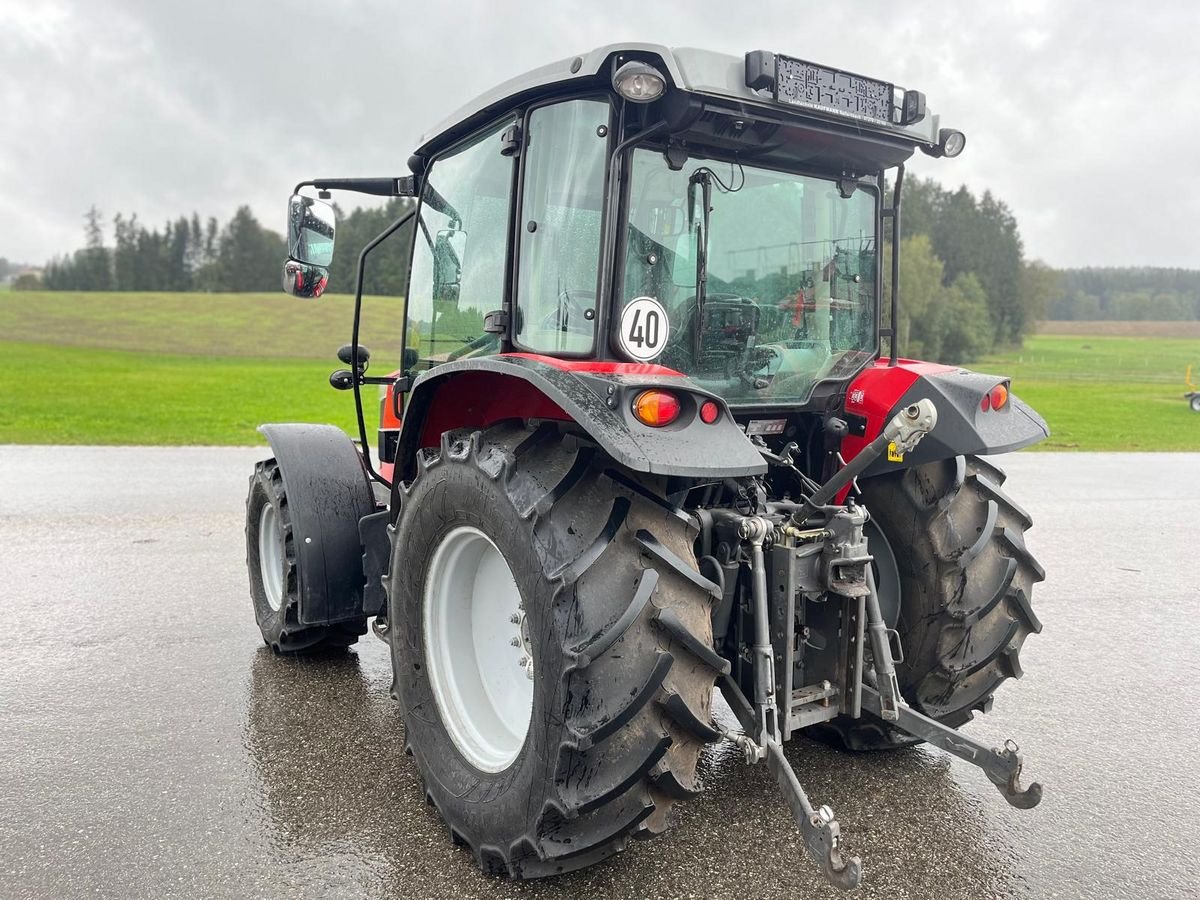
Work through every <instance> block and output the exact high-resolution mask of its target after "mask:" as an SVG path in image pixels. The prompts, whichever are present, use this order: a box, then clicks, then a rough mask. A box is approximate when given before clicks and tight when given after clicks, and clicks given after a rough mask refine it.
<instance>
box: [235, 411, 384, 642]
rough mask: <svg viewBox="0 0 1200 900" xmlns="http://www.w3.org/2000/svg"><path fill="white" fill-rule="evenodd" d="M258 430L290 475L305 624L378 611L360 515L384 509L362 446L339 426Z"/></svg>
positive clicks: (287, 484) (286, 478)
mask: <svg viewBox="0 0 1200 900" xmlns="http://www.w3.org/2000/svg"><path fill="white" fill-rule="evenodd" d="M258 430H259V431H260V432H261V433H262V434H263V435H264V436H265V437H266V439H267V441H268V442H269V443H270V445H271V452H272V453H273V454H274V456H275V461H276V462H277V463H278V464H279V471H280V473H281V474H282V476H283V489H284V493H285V494H286V495H287V505H288V512H289V513H290V517H291V522H292V544H293V546H294V548H295V553H296V571H297V575H298V577H299V585H298V587H299V594H300V611H299V612H300V623H301V624H302V625H328V624H330V623H331V622H341V621H345V620H347V619H360V618H362V617H363V616H373V615H376V614H378V613H379V611H380V610H379V606H380V602H379V601H380V597H381V595H382V591H381V589H367V588H366V586H365V584H364V582H365V579H364V576H363V537H361V536H360V532H359V522H360V520H362V519H364V518H365V517H367V516H371V515H372V514H373V513H375V511H376V509H375V497H374V494H373V493H372V490H371V483H370V481H369V480H368V478H367V473H366V470H365V469H364V468H363V463H362V457H361V456H360V455H359V453H358V450H357V449H356V448H355V446H354V444H353V443H352V442H351V440H350V438H349V437H347V436H346V433H345V432H344V431H342V430H341V429H340V428H334V427H333V426H332V425H261V426H259V429H258ZM384 524H386V523H384ZM377 530H378V529H372V530H369V532H368V533H369V534H371V535H374V534H375V531H377ZM384 541H385V542H386V537H384ZM377 580H378V579H376V581H377Z"/></svg>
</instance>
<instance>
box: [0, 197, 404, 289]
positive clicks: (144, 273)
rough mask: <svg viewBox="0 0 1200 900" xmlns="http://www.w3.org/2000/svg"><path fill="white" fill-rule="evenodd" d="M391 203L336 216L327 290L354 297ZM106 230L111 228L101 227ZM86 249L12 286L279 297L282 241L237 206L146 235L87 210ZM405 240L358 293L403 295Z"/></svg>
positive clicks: (124, 220) (370, 269)
mask: <svg viewBox="0 0 1200 900" xmlns="http://www.w3.org/2000/svg"><path fill="white" fill-rule="evenodd" d="M411 202H412V201H411V200H409V199H407V198H396V199H393V200H392V201H390V202H389V203H388V204H387V205H386V206H383V207H379V208H373V209H363V208H358V209H355V210H353V211H352V212H350V213H349V214H348V215H343V214H341V212H340V211H339V215H338V240H337V243H336V245H335V248H334V258H333V264H332V265H331V266H330V285H331V289H332V290H337V291H353V289H354V274H355V269H356V266H357V263H358V253H359V251H360V250H361V249H362V247H363V246H365V245H366V243H367V242H368V241H370V240H371V239H372V238H373V237H375V236H376V235H377V234H378V233H380V232H381V231H382V230H383V229H384V228H385V227H387V225H388V224H389V223H391V222H393V221H395V220H396V219H397V218H399V217H400V216H401V215H402V214H403V213H404V212H405V211H407V209H408V208H409V205H410V204H411ZM106 224H110V225H111V228H106ZM83 232H84V246H83V247H81V248H80V249H78V250H76V251H75V252H74V253H71V254H67V255H64V256H58V257H55V258H54V259H52V260H50V261H49V262H48V263H47V264H46V266H45V269H44V270H43V272H42V276H41V279H40V281H39V280H37V279H25V280H23V281H22V283H21V284H19V285H14V287H18V288H25V289H34V290H37V289H45V290H51V291H230V292H239V291H277V290H279V289H280V285H281V283H282V281H281V279H282V275H281V272H282V266H283V260H284V258H285V257H286V256H287V246H286V241H285V240H284V238H283V237H282V236H281V235H280V234H279V233H278V232H276V231H273V230H271V229H269V228H266V227H264V226H263V225H262V224H261V223H260V222H259V221H258V220H257V219H256V218H255V216H254V214H253V213H252V212H251V211H250V207H248V206H242V207H239V208H238V210H237V211H236V212H235V213H234V214H233V217H232V218H231V219H230V220H229V221H228V222H226V223H225V224H224V225H222V224H220V223H219V222H218V220H217V219H216V218H215V217H211V218H209V219H207V220H205V221H202V220H201V218H200V216H199V215H198V214H197V213H192V215H191V216H180V217H179V218H178V219H175V220H173V221H169V222H166V223H165V224H164V225H163V226H162V227H161V228H159V227H154V228H150V227H147V226H146V225H144V224H143V223H142V222H140V221H138V218H137V216H136V215H128V216H126V215H123V214H121V213H118V214H117V215H115V216H114V217H113V218H112V220H111V223H106V222H105V220H104V217H103V215H102V214H101V213H100V211H99V210H97V209H96V208H95V207H92V208H91V209H89V210H88V212H87V213H86V214H85V215H84V229H83ZM408 255H409V253H408V247H407V246H406V242H404V241H396V240H393V241H388V242H386V243H385V244H384V245H382V246H381V247H380V248H379V249H378V250H376V251H375V252H374V253H372V254H371V257H370V261H369V263H368V266H367V272H366V280H365V282H364V288H365V289H366V292H367V293H371V294H390V295H398V294H402V293H403V292H404V280H405V276H406V273H407V271H408Z"/></svg>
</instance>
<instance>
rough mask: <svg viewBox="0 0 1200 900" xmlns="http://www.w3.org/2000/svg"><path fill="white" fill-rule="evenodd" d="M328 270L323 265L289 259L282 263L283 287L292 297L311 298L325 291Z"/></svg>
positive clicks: (327, 282)
mask: <svg viewBox="0 0 1200 900" xmlns="http://www.w3.org/2000/svg"><path fill="white" fill-rule="evenodd" d="M327 284H329V270H328V269H326V268H325V267H324V266H314V265H311V264H310V263H303V262H299V261H298V260H295V259H289V260H288V261H287V262H285V263H284V264H283V289H284V290H285V291H287V292H288V293H289V294H291V295H292V296H293V297H303V298H313V297H320V296H321V295H322V294H323V293H325V286H326V285H327Z"/></svg>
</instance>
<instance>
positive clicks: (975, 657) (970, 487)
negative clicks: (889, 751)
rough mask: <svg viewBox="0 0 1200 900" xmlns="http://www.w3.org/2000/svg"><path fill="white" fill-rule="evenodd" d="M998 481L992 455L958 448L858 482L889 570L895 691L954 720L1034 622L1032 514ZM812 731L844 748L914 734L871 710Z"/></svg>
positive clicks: (1001, 670) (985, 696) (1037, 575)
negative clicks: (894, 585)
mask: <svg viewBox="0 0 1200 900" xmlns="http://www.w3.org/2000/svg"><path fill="white" fill-rule="evenodd" d="M1004 480H1005V475H1004V472H1003V471H1002V470H1000V469H999V468H998V467H996V466H995V465H993V464H992V463H990V462H987V461H985V460H983V459H980V458H979V457H976V456H959V457H955V458H952V459H947V460H942V461H939V462H934V463H928V464H926V465H923V466H915V467H913V468H910V469H906V470H904V471H902V472H897V473H895V474H889V475H883V476H880V477H877V478H871V479H868V480H864V481H863V482H862V492H863V502H864V503H865V504H866V507H867V509H868V510H869V511H870V513H871V516H872V518H873V519H874V521H875V523H877V524H878V526H879V528H880V529H881V530H882V532H883V536H884V537H885V538H886V540H887V542H888V544H889V545H890V550H891V552H892V554H893V555H894V557H895V560H896V572H897V573H898V575H899V588H900V590H899V594H900V598H899V600H900V615H899V621H898V622H897V626H896V627H897V631H899V633H900V639H901V643H902V645H903V649H904V655H905V658H904V661H903V662H902V663H899V664H897V665H896V676H897V680H898V681H899V684H900V690H901V693H902V694H903V696H904V699H905V701H906V702H907V703H908V704H909V705H910V706H912V707H913V708H914V709H916V710H917V711H918V712H921V713H924V714H925V715H927V716H930V717H931V718H934V719H937V720H938V721H940V722H942V723H944V724H946V725H949V726H950V727H952V728H957V727H959V726H960V725H963V724H964V723H966V722H968V721H970V719H971V718H972V716H973V715H974V713H975V712H987V711H988V710H990V709H991V706H992V697H993V695H994V694H995V692H996V689H997V688H999V687H1000V685H1001V684H1003V683H1004V682H1005V681H1006V680H1008V679H1009V678H1020V677H1021V674H1022V670H1021V664H1020V661H1019V658H1018V657H1019V653H1020V650H1021V646H1022V644H1024V642H1025V639H1026V638H1027V637H1028V636H1029V635H1030V634H1036V633H1038V632H1040V631H1041V630H1042V623H1041V622H1040V621H1039V620H1038V618H1037V615H1036V614H1035V613H1034V611H1033V607H1032V605H1031V600H1030V598H1031V595H1032V590H1033V585H1034V584H1036V583H1037V582H1039V581H1042V580H1043V579H1044V578H1045V573H1044V572H1043V570H1042V567H1041V566H1040V565H1038V562H1037V560H1036V559H1034V558H1033V555H1032V554H1031V553H1030V552H1029V550H1028V549H1027V548H1026V546H1025V532H1026V531H1027V530H1028V529H1029V528H1030V526H1031V525H1032V524H1033V521H1032V519H1031V518H1030V517H1029V514H1028V513H1026V512H1025V511H1024V510H1023V509H1021V507H1019V506H1017V504H1016V503H1014V502H1013V501H1012V500H1011V499H1010V498H1009V497H1008V495H1007V494H1005V493H1004V491H1003V490H1001V486H1002V485H1003V484H1004ZM883 590H884V586H881V594H882V593H883ZM814 736H817V737H824V738H830V737H832V738H834V739H835V741H836V742H840V743H841V744H842V745H843V746H845V747H846V748H847V749H850V750H875V749H881V748H888V747H900V746H906V745H908V744H913V743H917V740H916V739H915V738H912V737H910V736H908V735H906V734H904V733H902V732H898V731H896V730H895V729H893V728H891V727H890V726H888V725H887V724H886V723H884V722H883V721H882V720H880V719H877V718H875V717H874V716H871V715H864V716H863V717H862V718H860V719H845V718H840V719H836V720H834V721H833V722H829V723H826V724H825V725H824V726H818V728H817V729H814Z"/></svg>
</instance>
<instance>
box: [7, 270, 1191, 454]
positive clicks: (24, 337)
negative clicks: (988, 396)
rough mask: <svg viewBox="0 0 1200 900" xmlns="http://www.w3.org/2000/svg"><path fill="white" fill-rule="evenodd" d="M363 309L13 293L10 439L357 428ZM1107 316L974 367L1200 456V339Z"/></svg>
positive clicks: (380, 360) (381, 348)
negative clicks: (337, 372)
mask: <svg viewBox="0 0 1200 900" xmlns="http://www.w3.org/2000/svg"><path fill="white" fill-rule="evenodd" d="M351 307H352V304H351V299H350V298H349V297H346V296H344V295H343V296H337V295H335V296H328V297H322V298H321V299H320V300H316V301H307V302H306V301H298V300H294V299H292V298H290V297H287V296H284V295H283V294H282V293H281V294H104V293H78V294H71V293H33V292H28V293H26V292H20V291H15V292H0V443H38V444H49V443H63V444H72V443H74V444H84V443H86V444H252V443H256V442H258V441H260V440H261V438H260V437H259V436H258V435H257V434H256V432H255V430H254V429H255V427H256V426H257V425H258V424H259V423H261V422H271V421H275V422H280V421H283V422H287V421H299V422H331V423H333V424H336V425H340V426H342V427H344V428H349V427H350V426H351V424H352V422H353V414H352V404H351V402H350V398H349V395H347V394H344V393H340V392H336V391H333V390H331V389H330V388H329V386H328V382H327V377H328V374H329V372H330V371H331V370H332V369H334V368H337V367H338V366H339V365H340V364H339V363H338V362H337V360H336V358H335V356H334V354H335V351H336V350H337V348H338V347H339V346H340V345H341V344H343V343H346V342H347V341H348V339H349V335H350V317H351ZM402 308H403V307H402V303H401V302H400V301H398V300H396V299H395V298H375V299H372V300H368V302H367V303H366V305H365V316H364V326H363V343H365V344H366V345H367V346H369V347H371V349H372V350H373V351H374V355H375V361H376V362H375V365H374V366H373V368H374V369H375V370H376V371H386V370H387V369H388V368H390V367H392V366H393V365H394V364H395V359H393V358H392V357H394V356H395V355H396V352H397V351H396V349H395V348H396V347H397V346H398V343H399V337H398V333H397V329H398V324H399V319H400V312H401V310H402ZM1073 324H1078V323H1073ZM1135 324H1138V323H1135ZM1172 324H1173V323H1154V325H1153V327H1154V328H1157V329H1163V330H1165V331H1166V333H1168V334H1170V333H1173V330H1172ZM1104 325H1105V326H1108V327H1110V328H1111V327H1117V329H1118V330H1117V334H1116V335H1103V336H1086V335H1070V334H1067V335H1062V334H1060V335H1036V336H1034V337H1031V338H1029V339H1028V340H1027V341H1026V343H1025V347H1024V348H1023V349H1021V350H1019V351H1013V352H1010V353H1002V354H996V355H993V356H989V357H987V358H985V359H983V360H980V361H978V362H977V363H975V364H974V365H973V366H972V367H973V368H977V369H979V370H981V371H984V372H993V373H995V374H1001V375H1011V376H1012V377H1013V379H1014V381H1013V388H1014V390H1015V391H1016V393H1018V394H1019V395H1020V396H1021V397H1022V398H1024V399H1025V400H1026V401H1028V402H1029V403H1031V404H1032V405H1033V406H1034V407H1035V408H1036V409H1038V410H1039V411H1040V412H1041V413H1042V415H1044V416H1045V417H1046V419H1047V421H1048V422H1049V423H1050V427H1051V430H1052V431H1053V436H1052V438H1051V439H1050V440H1049V441H1047V442H1045V443H1044V444H1042V445H1040V446H1041V447H1042V448H1043V449H1047V450H1072V449H1083V450H1200V416H1198V415H1196V414H1195V413H1192V412H1191V411H1190V410H1189V409H1188V407H1187V404H1186V403H1185V402H1184V400H1183V398H1182V392H1183V372H1184V369H1185V367H1186V366H1187V365H1188V364H1189V363H1190V364H1192V365H1193V366H1195V367H1196V368H1197V370H1198V372H1197V375H1198V376H1200V339H1197V338H1196V337H1183V338H1171V337H1138V336H1120V335H1121V332H1120V330H1119V326H1120V323H1116V326H1114V323H1104ZM1139 327H1140V326H1139ZM1184 333H1185V334H1186V332H1184ZM374 400H375V395H374V394H373V393H370V394H369V395H368V404H369V408H370V410H371V411H372V413H373V411H374V409H375V402H374ZM371 424H372V423H371V419H370V418H369V420H368V427H371Z"/></svg>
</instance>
